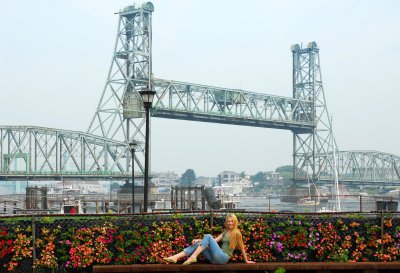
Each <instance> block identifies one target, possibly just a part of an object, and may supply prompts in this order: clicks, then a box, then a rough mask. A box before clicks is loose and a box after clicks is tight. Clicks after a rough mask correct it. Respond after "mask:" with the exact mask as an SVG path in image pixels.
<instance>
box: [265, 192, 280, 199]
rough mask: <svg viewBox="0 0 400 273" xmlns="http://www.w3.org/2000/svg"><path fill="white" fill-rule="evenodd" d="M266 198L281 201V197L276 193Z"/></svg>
mask: <svg viewBox="0 0 400 273" xmlns="http://www.w3.org/2000/svg"><path fill="white" fill-rule="evenodd" d="M265 198H266V199H279V198H281V195H280V194H278V193H276V192H273V193H270V194H268V195H267V197H265Z"/></svg>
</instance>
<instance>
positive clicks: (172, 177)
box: [150, 172, 179, 187]
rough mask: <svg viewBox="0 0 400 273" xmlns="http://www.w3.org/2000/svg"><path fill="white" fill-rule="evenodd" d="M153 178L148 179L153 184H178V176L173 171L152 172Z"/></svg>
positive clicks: (165, 185) (167, 185)
mask: <svg viewBox="0 0 400 273" xmlns="http://www.w3.org/2000/svg"><path fill="white" fill-rule="evenodd" d="M152 175H153V178H152V179H151V180H150V183H151V184H152V185H153V186H157V187H158V186H164V187H170V186H175V185H176V184H178V181H179V176H178V175H177V174H176V173H174V172H159V173H153V174H152Z"/></svg>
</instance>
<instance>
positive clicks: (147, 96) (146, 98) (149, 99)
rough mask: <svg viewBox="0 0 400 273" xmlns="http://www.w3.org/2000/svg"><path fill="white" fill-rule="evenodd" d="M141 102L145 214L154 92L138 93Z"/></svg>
mask: <svg viewBox="0 0 400 273" xmlns="http://www.w3.org/2000/svg"><path fill="white" fill-rule="evenodd" d="M139 93H140V96H141V97H142V100H143V106H144V109H145V110H146V141H145V143H144V144H145V146H144V204H143V210H144V212H147V205H148V195H149V136H150V109H151V107H152V104H153V99H154V95H155V94H156V91H153V90H148V89H146V90H142V91H140V92H139Z"/></svg>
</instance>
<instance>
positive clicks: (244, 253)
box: [240, 247, 255, 264]
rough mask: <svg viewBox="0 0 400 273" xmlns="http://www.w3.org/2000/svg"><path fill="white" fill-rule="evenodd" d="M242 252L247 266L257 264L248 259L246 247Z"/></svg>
mask: <svg viewBox="0 0 400 273" xmlns="http://www.w3.org/2000/svg"><path fill="white" fill-rule="evenodd" d="M240 251H241V252H242V256H243V260H244V262H245V263H246V264H255V262H253V261H250V260H248V259H247V254H246V250H245V249H244V247H242V249H241V250H240Z"/></svg>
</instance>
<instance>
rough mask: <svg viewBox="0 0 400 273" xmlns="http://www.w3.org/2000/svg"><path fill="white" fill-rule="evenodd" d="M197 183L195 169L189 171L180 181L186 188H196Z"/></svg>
mask: <svg viewBox="0 0 400 273" xmlns="http://www.w3.org/2000/svg"><path fill="white" fill-rule="evenodd" d="M195 181H196V173H195V172H194V170H193V169H187V170H186V171H185V172H184V173H183V174H182V176H181V179H180V180H179V185H181V186H185V187H188V186H189V187H191V186H194V182H195Z"/></svg>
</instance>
